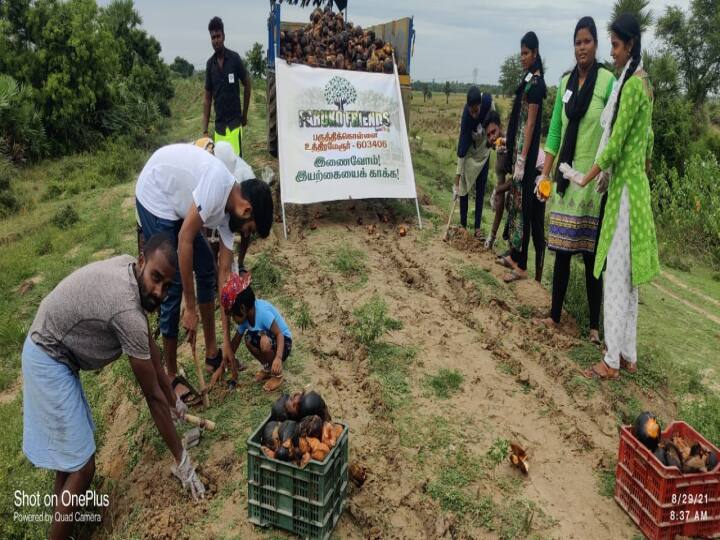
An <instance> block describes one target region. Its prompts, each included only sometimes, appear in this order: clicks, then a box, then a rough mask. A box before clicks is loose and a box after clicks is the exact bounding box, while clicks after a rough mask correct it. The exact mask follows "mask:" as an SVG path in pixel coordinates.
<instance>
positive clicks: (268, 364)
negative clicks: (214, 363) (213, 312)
mask: <svg viewBox="0 0 720 540" xmlns="http://www.w3.org/2000/svg"><path fill="white" fill-rule="evenodd" d="M251 281H252V280H251V276H250V273H249V272H242V273H241V274H235V273H233V274H230V277H229V278H228V280H227V282H226V283H225V286H224V287H223V290H222V295H221V297H220V302H221V303H222V307H223V309H224V310H225V313H226V314H227V315H228V317H231V318H232V320H233V321H234V322H235V323H236V324H237V335H236V336H235V337H234V338H233V340H232V342H231V345H232V350H233V353H235V351H237V348H238V347H239V346H240V340H241V339H242V336H243V335H244V336H245V346H246V347H247V349H248V351H250V354H252V355H253V356H254V357H255V358H256V359H257V361H258V362H260V364H261V365H262V369H261V370H259V371H258V372H257V373H256V374H255V380H256V381H257V382H265V384H264V386H263V389H264V390H265V391H266V392H272V391H273V390H277V389H278V388H279V387H280V385H281V384H282V381H283V362H285V360H287V358H288V356H290V351H291V350H292V333H291V332H290V328H288V325H287V323H285V319H283V317H282V315H280V312H279V311H278V310H277V308H276V307H275V306H273V305H272V304H271V303H270V302H268V301H266V300H260V299H259V298H255V293H254V292H253V290H252V287H251V286H250V283H251ZM236 377H237V375H236V374H235V371H234V370H233V379H236Z"/></svg>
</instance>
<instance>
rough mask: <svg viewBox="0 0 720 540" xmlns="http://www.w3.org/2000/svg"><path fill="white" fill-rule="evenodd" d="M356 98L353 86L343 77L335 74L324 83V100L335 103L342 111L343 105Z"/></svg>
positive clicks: (331, 103) (352, 101)
mask: <svg viewBox="0 0 720 540" xmlns="http://www.w3.org/2000/svg"><path fill="white" fill-rule="evenodd" d="M356 99H357V92H356V91H355V87H354V86H353V85H352V84H351V83H350V81H348V80H347V79H346V78H344V77H338V76H335V77H333V78H332V79H330V80H329V81H328V83H327V84H326V85H325V101H326V102H327V103H328V104H329V105H335V106H336V107H337V108H338V110H339V111H340V112H344V111H345V105H349V104H350V103H354V102H355V100H356Z"/></svg>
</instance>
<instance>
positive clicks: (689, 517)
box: [670, 493, 715, 522]
mask: <svg viewBox="0 0 720 540" xmlns="http://www.w3.org/2000/svg"><path fill="white" fill-rule="evenodd" d="M709 502H710V497H709V496H708V495H707V493H673V494H672V495H671V497H670V503H671V504H677V505H679V506H685V505H700V504H702V505H707V504H708V503H709ZM711 517H715V516H709V515H708V511H707V510H706V509H703V508H698V509H692V510H690V509H682V508H678V509H677V510H671V511H670V521H673V522H690V521H707V520H708V519H710V518H711Z"/></svg>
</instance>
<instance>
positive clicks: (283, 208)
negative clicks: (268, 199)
mask: <svg viewBox="0 0 720 540" xmlns="http://www.w3.org/2000/svg"><path fill="white" fill-rule="evenodd" d="M280 189H282V188H280ZM280 207H281V208H282V218H283V231H284V232H285V240H287V224H286V223H285V203H284V202H281V203H280Z"/></svg>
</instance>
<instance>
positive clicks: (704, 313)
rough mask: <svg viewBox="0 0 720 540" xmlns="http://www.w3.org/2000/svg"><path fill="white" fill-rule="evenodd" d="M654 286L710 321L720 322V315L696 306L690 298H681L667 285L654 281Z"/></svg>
mask: <svg viewBox="0 0 720 540" xmlns="http://www.w3.org/2000/svg"><path fill="white" fill-rule="evenodd" d="M663 275H665V274H663ZM673 283H676V282H675V281H673ZM677 283H680V282H679V281H678V282H677ZM652 286H653V287H655V288H656V289H657V290H658V291H660V292H661V293H662V294H664V295H666V296H669V297H670V298H672V299H673V300H676V301H678V302H680V303H681V304H683V305H684V306H687V307H688V308H690V309H692V310H693V311H694V312H695V313H697V314H699V315H701V316H702V317H705V318H706V319H707V320H709V321H711V322H714V323H715V324H720V317H716V316H715V315H713V314H712V313H710V312H708V311H705V310H704V309H703V308H701V307H699V306H696V305H695V304H693V303H692V302H690V301H689V300H686V299H685V298H680V297H679V296H678V295H677V294H675V293H673V292H672V291H670V290H669V289H667V288H666V287H663V286H662V285H660V284H659V283H656V282H653V283H652ZM682 286H683V287H685V288H688V287H687V286H685V285H682ZM693 292H694V293H695V294H700V295H701V296H704V295H702V294H701V293H698V292H696V291H694V290H693ZM709 299H710V300H712V299H711V298H709Z"/></svg>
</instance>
